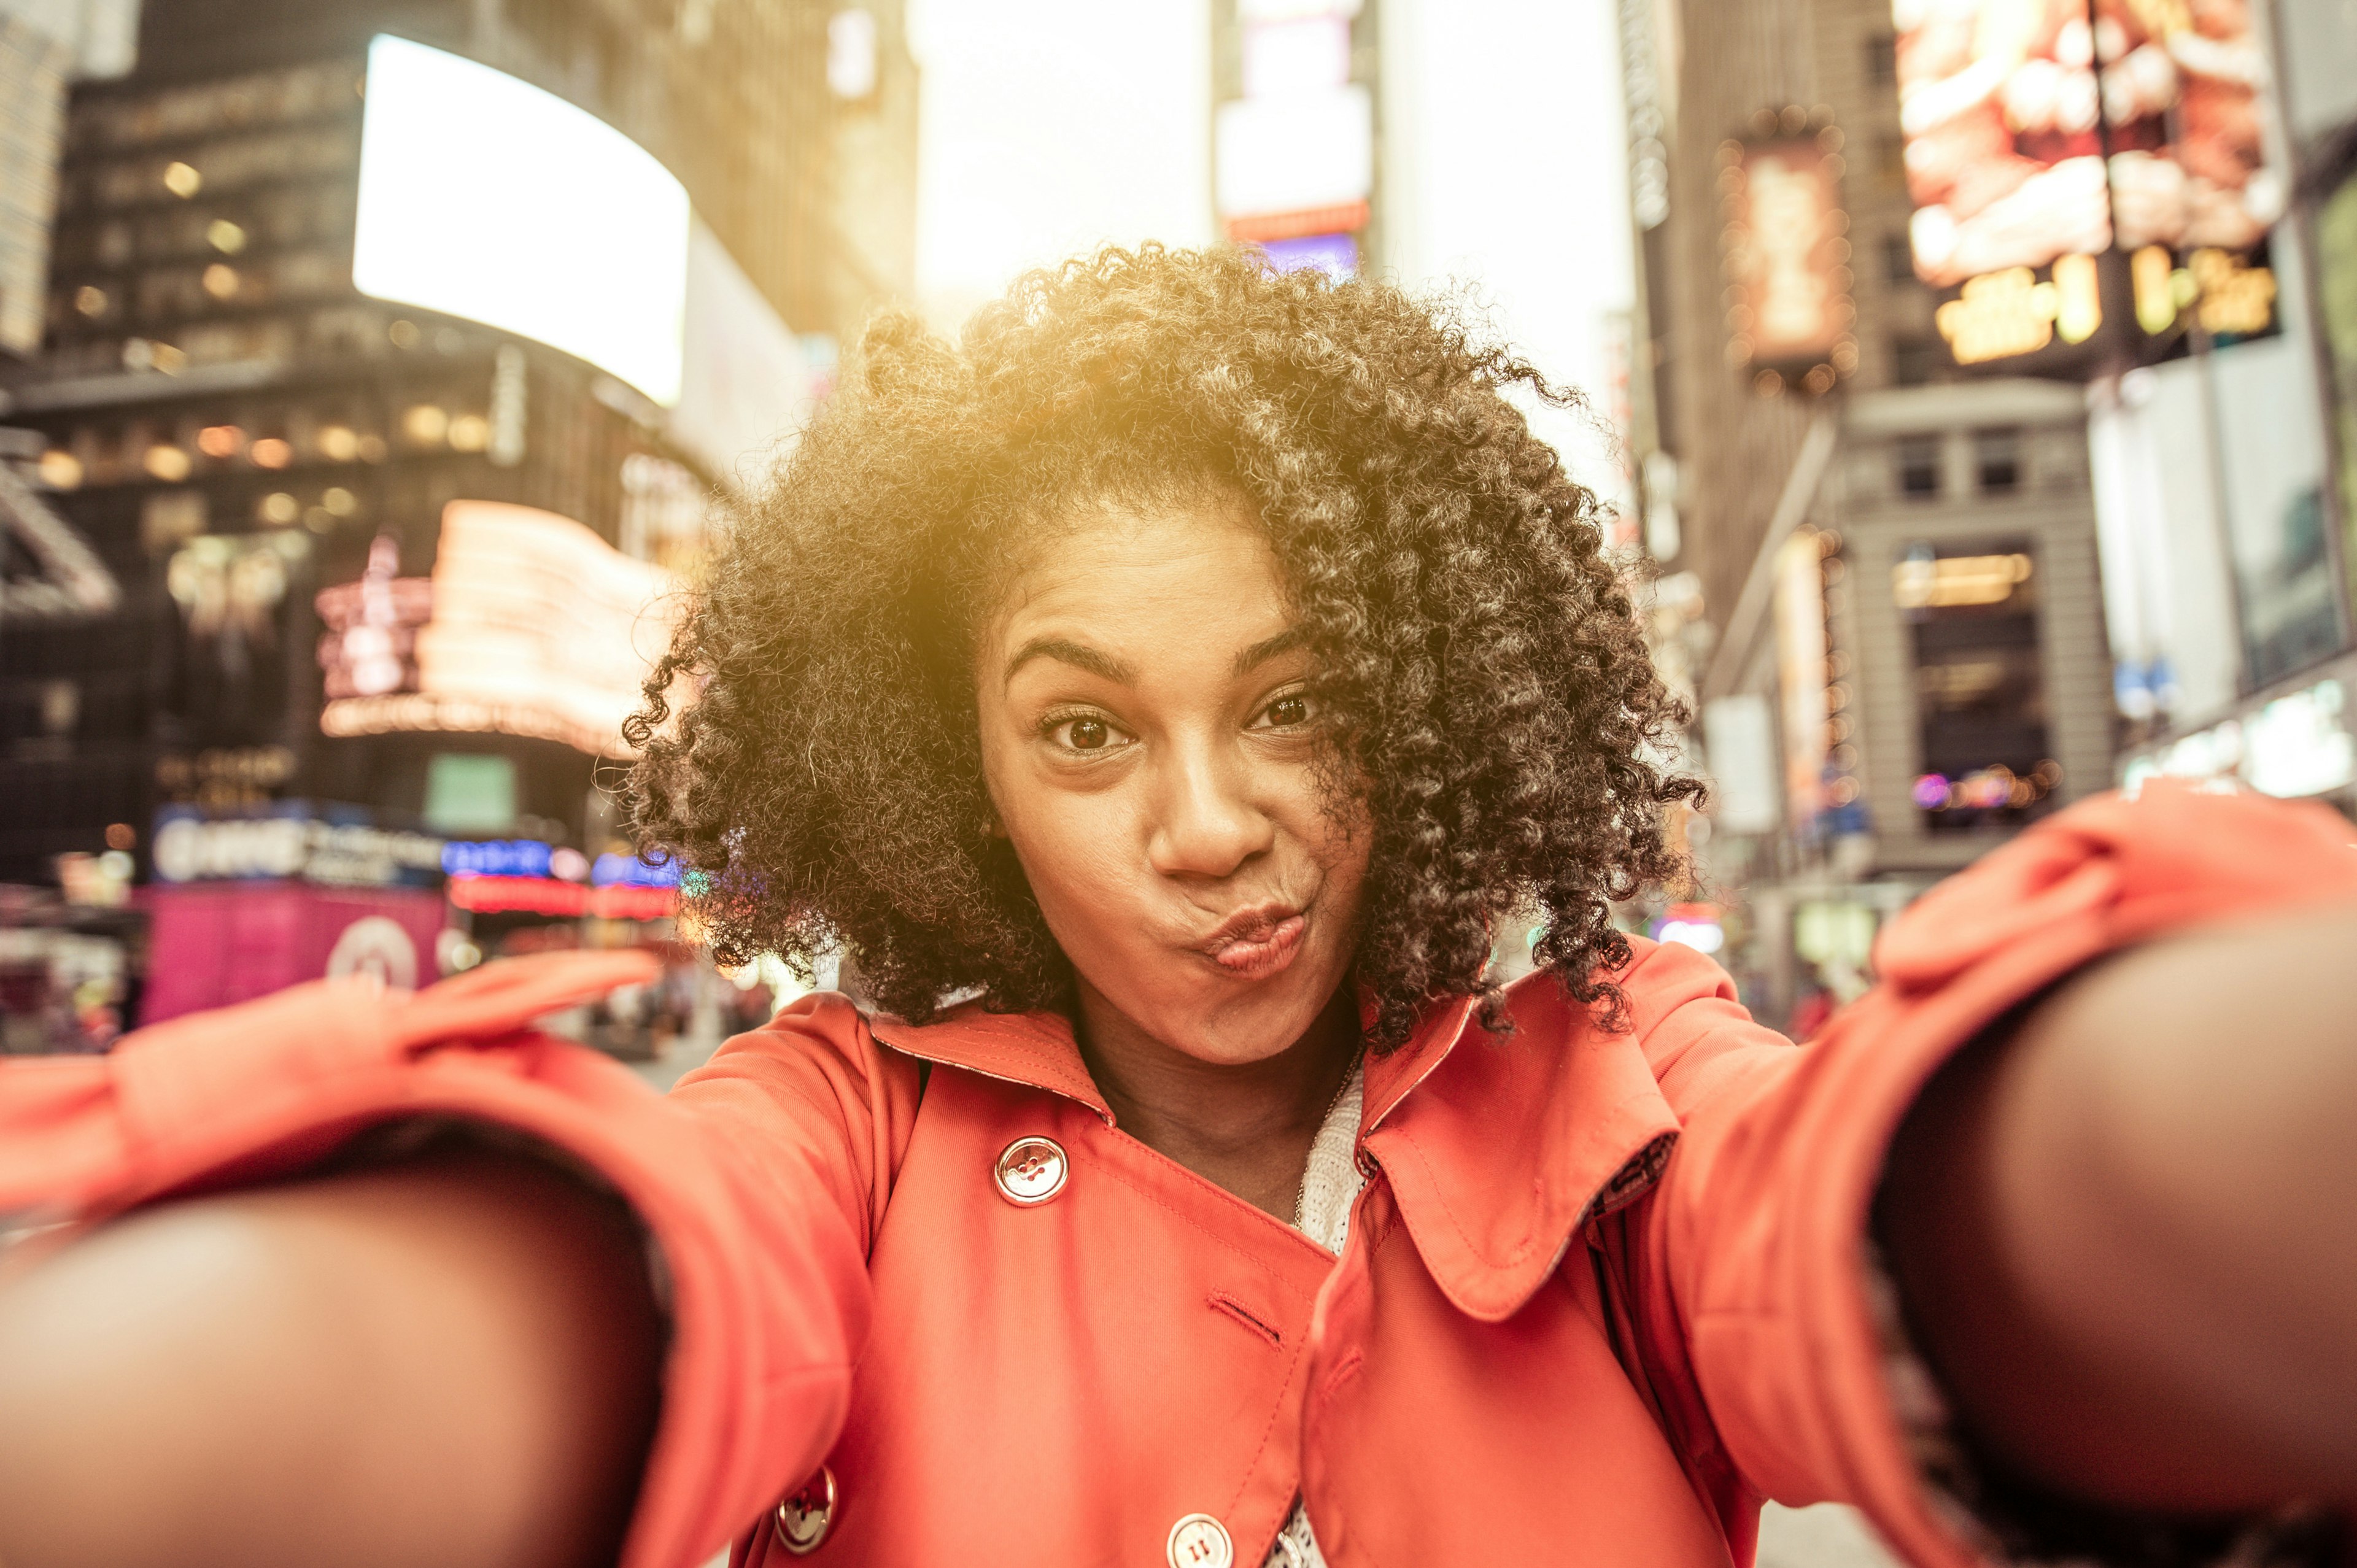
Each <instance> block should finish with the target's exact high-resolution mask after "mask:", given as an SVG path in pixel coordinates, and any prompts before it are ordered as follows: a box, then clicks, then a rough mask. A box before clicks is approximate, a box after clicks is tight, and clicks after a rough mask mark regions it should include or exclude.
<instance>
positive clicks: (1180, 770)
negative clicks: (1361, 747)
mask: <svg viewBox="0 0 2357 1568" xmlns="http://www.w3.org/2000/svg"><path fill="white" fill-rule="evenodd" d="M1308 673H1309V655H1308V651H1307V650H1304V649H1303V648H1301V647H1300V646H1299V645H1298V643H1297V640H1296V634H1295V630H1294V626H1293V621H1292V618H1291V617H1290V615H1289V614H1288V612H1287V610H1286V602H1285V595H1284V591H1283V588H1282V586H1281V584H1280V581H1279V578H1278V575H1277V566H1276V560H1275V556H1274V555H1273V554H1272V553H1270V551H1269V547H1268V542H1267V541H1266V539H1265V538H1264V537H1263V535H1262V533H1261V532H1260V529H1259V528H1258V526H1257V525H1256V523H1255V522H1254V519H1253V517H1252V515H1251V513H1250V511H1249V510H1247V508H1246V507H1245V505H1244V503H1243V502H1242V501H1240V500H1238V501H1232V502H1227V503H1221V502H1217V501H1213V502H1207V503H1203V504H1200V505H1192V506H1174V507H1171V508H1168V509H1148V510H1135V509H1125V508H1123V507H1119V506H1108V507H1107V508H1106V509H1105V511H1104V513H1103V520H1102V521H1092V522H1091V523H1090V524H1089V525H1087V526H1085V527H1084V528H1082V530H1081V531H1080V532H1076V533H1072V534H1071V535H1069V536H1065V537H1062V538H1060V540H1059V541H1058V542H1056V543H1055V544H1054V545H1053V546H1051V547H1050V548H1049V550H1047V551H1046V552H1045V553H1044V558H1043V559H1042V560H1041V562H1040V563H1039V564H1038V565H1036V566H1035V567H1033V568H1032V569H1031V570H1030V571H1028V572H1027V573H1025V574H1024V575H1022V576H1021V577H1020V578H1018V579H1017V582H1016V583H1015V585H1014V586H1013V588H1012V590H1011V591H1010V592H1009V594H1008V596H1007V598H1006V602H1005V604H1004V605H1003V607H1001V609H1000V612H999V614H998V615H997V617H996V619H995V620H993V621H992V622H991V623H990V624H989V625H988V626H986V627H985V628H984V629H983V633H982V636H981V638H980V639H979V642H978V649H977V657H976V660H975V668H974V695H975V700H976V703H977V704H978V706H979V710H980V718H981V732H982V757H983V769H984V773H985V778H986V779H987V780H988V783H989V787H990V796H991V800H992V802H993V804H994V805H995V807H996V811H997V817H998V822H997V827H998V828H999V830H1001V831H1003V832H1005V833H1006V837H1007V838H1008V839H1009V840H1010V841H1011V842H1012V843H1013V844H1014V847H1015V853H1016V855H1017V858H1018V859H1019V860H1020V861H1021V863H1022V865H1023V870H1024V874H1025V875H1026V876H1028V878H1029V880H1030V884H1031V889H1032V892H1033V894H1034V895H1035V896H1036V897H1038V899H1039V908H1040V910H1041V912H1042V913H1043V914H1044V915H1045V916H1046V917H1047V921H1048V929H1049V930H1050V931H1051V932H1053V933H1054V935H1055V938H1056V940H1057V941H1058V943H1060V945H1061V946H1062V948H1063V950H1064V952H1065V954H1066V955H1067V956H1068V957H1069V958H1070V959H1071V961H1072V965H1073V968H1074V969H1075V970H1076V971H1077V972H1078V975H1079V981H1080V985H1081V987H1082V1003H1083V1010H1084V1012H1085V1011H1093V1010H1094V1007H1092V1006H1091V1005H1090V1004H1095V1005H1096V1006H1107V1007H1110V1008H1112V1009H1113V1010H1114V1012H1116V1013H1118V1014H1119V1015H1121V1016H1122V1017H1123V1018H1125V1019H1126V1020H1127V1021H1128V1022H1129V1023H1130V1024H1132V1025H1134V1026H1136V1027H1137V1028H1138V1029H1140V1030H1142V1031H1144V1032H1145V1033H1146V1035H1147V1036H1151V1037H1152V1038H1154V1039H1156V1040H1157V1041H1159V1042H1161V1043H1162V1044H1164V1045H1166V1046H1168V1047H1172V1048H1174V1049H1177V1050H1179V1051H1182V1052H1184V1053H1186V1054H1187V1055H1189V1056H1191V1057H1195V1058H1200V1059H1201V1060H1204V1061H1209V1062H1219V1063H1240V1062H1250V1061H1258V1060H1261V1059H1263V1058H1267V1057H1271V1056H1274V1055H1275V1054H1276V1053H1277V1052H1279V1051H1282V1050H1284V1049H1285V1048H1286V1047H1287V1046H1290V1045H1292V1044H1293V1043H1294V1041H1295V1040H1297V1039H1298V1038H1299V1037H1300V1036H1302V1035H1303V1034H1304V1033H1305V1032H1306V1031H1307V1030H1308V1027H1309V1026H1310V1024H1311V1022H1312V1020H1314V1019H1315V1018H1316V1017H1317V1015H1318V1011H1319V1009H1321V1008H1322V1007H1324V1006H1325V1004H1326V1003H1327V1002H1328V1000H1329V998H1330V997H1331V996H1332V995H1333V994H1334V992H1335V989H1336V988H1337V987H1338V986H1339V985H1340V984H1341V983H1342V980H1343V977H1344V976H1345V974H1346V973H1347V972H1349V969H1350V965H1351V950H1352V948H1353V945H1354V943H1355V940H1356V938H1357V934H1358V926H1359V913H1360V903H1361V882H1362V880H1363V878H1364V875H1365V872H1366V865H1367V848H1368V838H1369V834H1368V832H1367V831H1366V827H1365V824H1364V822H1363V820H1356V819H1353V818H1351V817H1350V816H1345V817H1344V818H1343V820H1342V821H1340V822H1337V821H1336V820H1335V817H1334V815H1333V814H1332V813H1329V811H1328V810H1327V809H1326V802H1325V801H1324V800H1323V799H1322V797H1321V795H1320V792H1319V790H1318V784H1317V779H1316V777H1315V772H1316V763H1317V761H1318V746H1317V734H1316V728H1317V725H1318V714H1316V713H1315V711H1314V710H1313V709H1312V708H1311V706H1310V704H1309V703H1308V698H1307V697H1306V696H1305V695H1304V694H1303V690H1302V689H1303V685H1304V682H1305V679H1306V677H1307V676H1308Z"/></svg>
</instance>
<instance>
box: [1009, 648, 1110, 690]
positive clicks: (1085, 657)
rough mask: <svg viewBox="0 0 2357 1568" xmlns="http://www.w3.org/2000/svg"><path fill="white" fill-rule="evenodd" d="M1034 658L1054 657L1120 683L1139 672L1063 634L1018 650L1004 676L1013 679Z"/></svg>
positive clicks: (1010, 680) (1107, 654)
mask: <svg viewBox="0 0 2357 1568" xmlns="http://www.w3.org/2000/svg"><path fill="white" fill-rule="evenodd" d="M1034 659H1053V660H1057V661H1059V662H1060V663H1064V664H1070V665H1071V666H1073V667H1074V668H1075V669H1080V670H1085V671H1088V672H1089V673H1090V674H1092V675H1102V676H1103V677H1104V678H1105V679H1106V680H1108V681H1111V682H1114V684H1115V685H1117V686H1126V685H1129V684H1130V683H1131V682H1134V681H1135V679H1136V678H1137V671H1135V670H1132V669H1131V668H1130V667H1129V666H1128V665H1127V664H1125V663H1123V662H1122V661H1121V660H1118V659H1115V658H1114V657H1113V656H1112V655H1111V654H1109V653H1100V652H1098V651H1097V650H1095V649H1093V648H1091V647H1089V646H1088V645H1087V644H1086V643H1082V642H1074V641H1072V640H1071V639H1070V638H1063V637H1035V638H1033V639H1031V640H1030V641H1028V642H1027V643H1025V644H1024V645H1023V646H1022V647H1020V648H1018V649H1017V650H1015V657H1014V658H1012V659H1010V660H1007V661H1006V677H1005V678H1006V680H1007V681H1009V682H1012V681H1013V680H1014V679H1015V672H1016V671H1017V670H1020V669H1022V668H1023V666H1025V665H1026V664H1028V663H1029V662H1031V660H1034Z"/></svg>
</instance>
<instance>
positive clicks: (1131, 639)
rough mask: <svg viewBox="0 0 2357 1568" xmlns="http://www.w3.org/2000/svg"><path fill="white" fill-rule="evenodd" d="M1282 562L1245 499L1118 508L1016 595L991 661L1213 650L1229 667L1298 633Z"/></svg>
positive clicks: (1063, 534)
mask: <svg viewBox="0 0 2357 1568" xmlns="http://www.w3.org/2000/svg"><path fill="white" fill-rule="evenodd" d="M1290 623H1291V616H1290V614H1289V612H1288V611H1287V608H1286V595H1285V586H1284V579H1283V576H1282V574H1281V572H1280V570H1279V568H1278V564H1277V560H1276V556H1275V552H1273V551H1272V550H1271V549H1270V548H1269V543H1268V538H1267V536H1266V535H1265V533H1264V532H1262V530H1261V527H1260V524H1259V521H1258V520H1257V519H1256V518H1255V517H1254V514H1253V512H1252V510H1251V509H1250V506H1249V504H1248V503H1247V502H1245V501H1243V499H1241V498H1229V497H1214V498H1210V499H1203V500H1200V501H1181V502H1173V503H1169V504H1155V505H1133V504H1127V503H1115V502H1107V503H1103V504H1102V505H1099V506H1096V507H1092V509H1091V510H1090V511H1089V512H1088V513H1087V514H1086V515H1084V516H1082V517H1081V518H1078V519H1076V520H1074V521H1072V522H1071V524H1069V525H1068V526H1067V527H1066V528H1065V529H1061V530H1059V531H1058V532H1056V534H1055V535H1054V536H1053V539H1052V542H1049V543H1048V544H1047V545H1046V546H1045V547H1044V548H1043V549H1042V550H1041V551H1040V552H1039V555H1038V556H1037V558H1036V559H1034V560H1033V562H1032V563H1031V564H1029V566H1028V568H1027V569H1025V570H1024V571H1023V572H1021V573H1020V574H1018V575H1017V576H1016V577H1015V579H1014V580H1013V582H1012V583H1011V584H1010V585H1009V586H1008V590H1007V593H1006V596H1005V599H1004V601H1003V602H1002V605H1001V607H1000V610H999V613H998V615H997V616H996V618H995V619H994V620H993V622H992V623H991V625H990V626H989V627H988V628H985V633H984V636H983V639H982V643H983V651H984V654H985V660H987V659H988V657H989V656H990V655H991V654H992V653H993V652H996V653H997V654H999V655H1000V656H1001V657H1003V656H1004V655H1005V654H1006V653H1008V652H1011V651H1012V650H1015V649H1017V648H1020V647H1022V646H1023V645H1024V644H1025V643H1026V642H1028V641H1030V640H1032V639H1038V638H1068V639H1073V640H1076V641H1083V642H1086V643H1088V644H1090V645H1092V646H1096V647H1100V648H1103V649H1105V650H1109V651H1111V650H1126V649H1131V648H1143V647H1150V646H1152V645H1165V646H1162V647H1161V648H1160V650H1159V651H1161V652H1162V653H1163V654H1164V655H1165V656H1166V657H1167V656H1168V655H1169V654H1172V653H1177V652H1179V651H1181V650H1182V649H1184V648H1186V647H1189V646H1193V647H1197V648H1200V649H1203V650H1209V649H1210V648H1211V647H1212V645H1216V646H1217V650H1218V652H1219V653H1220V655H1221V656H1222V657H1225V656H1226V655H1227V654H1229V653H1231V652H1232V650H1233V649H1234V648H1235V647H1237V646H1241V645H1243V644H1246V643H1251V642H1254V641H1257V640H1260V639H1265V638H1266V637H1268V636H1270V635H1271V634H1272V633H1274V632H1277V631H1282V630H1284V629H1285V628H1286V627H1287V626H1288V625H1289V624H1290Z"/></svg>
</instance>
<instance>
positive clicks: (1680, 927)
mask: <svg viewBox="0 0 2357 1568" xmlns="http://www.w3.org/2000/svg"><path fill="white" fill-rule="evenodd" d="M1649 934H1650V935H1651V936H1652V939H1653V940H1655V941H1657V942H1676V943H1677V944H1679V945H1680V946H1681V947H1689V948H1692V949H1694V950H1695V951H1696V952H1703V953H1715V952H1717V951H1718V950H1720V949H1721V948H1723V947H1725V946H1727V927H1726V926H1725V925H1724V924H1723V923H1722V922H1721V920H1720V918H1719V908H1718V906H1717V905H1716V904H1673V905H1671V906H1670V907H1669V908H1666V909H1664V910H1663V911H1662V913H1661V917H1660V918H1658V919H1656V920H1654V921H1653V922H1652V930H1651V932H1650V933H1649Z"/></svg>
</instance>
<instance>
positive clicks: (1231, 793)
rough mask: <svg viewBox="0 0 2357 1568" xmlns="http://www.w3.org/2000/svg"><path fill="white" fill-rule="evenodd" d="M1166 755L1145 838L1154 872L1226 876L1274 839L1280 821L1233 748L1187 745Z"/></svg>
mask: <svg viewBox="0 0 2357 1568" xmlns="http://www.w3.org/2000/svg"><path fill="white" fill-rule="evenodd" d="M1166 757H1167V761H1166V762H1165V764H1164V767H1163V769H1162V777H1161V779H1159V780H1157V784H1158V788H1157V789H1156V790H1155V802H1156V808H1157V810H1156V815H1155V822H1154V829H1153V832H1152V834H1151V836H1150V837H1149V838H1148V840H1147V843H1146V859H1147V861H1148V862H1149V863H1150V864H1151V865H1153V867H1154V869H1155V870H1156V871H1157V872H1159V873H1161V874H1162V875H1165V876H1200V877H1221V876H1227V875H1231V874H1232V873H1233V872H1235V871H1236V870H1237V869H1238V868H1240V867H1241V866H1243V865H1244V864H1245V863H1246V862H1248V861H1250V860H1251V859H1252V858H1253V857H1254V856H1255V855H1258V854H1265V853H1266V852H1267V850H1268V848H1269V846H1270V845H1271V844H1273V843H1275V840H1276V824H1275V822H1272V821H1271V820H1270V819H1269V816H1268V814H1267V813H1266V812H1265V811H1262V810H1261V809H1260V807H1259V806H1258V805H1256V804H1254V800H1253V798H1252V790H1251V768H1250V766H1249V764H1248V763H1247V762H1246V760H1245V759H1244V758H1243V757H1240V756H1237V755H1235V753H1234V751H1233V750H1232V748H1225V747H1220V746H1212V745H1203V746H1180V747H1178V748H1175V749H1174V750H1173V751H1171V752H1168V753H1166Z"/></svg>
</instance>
